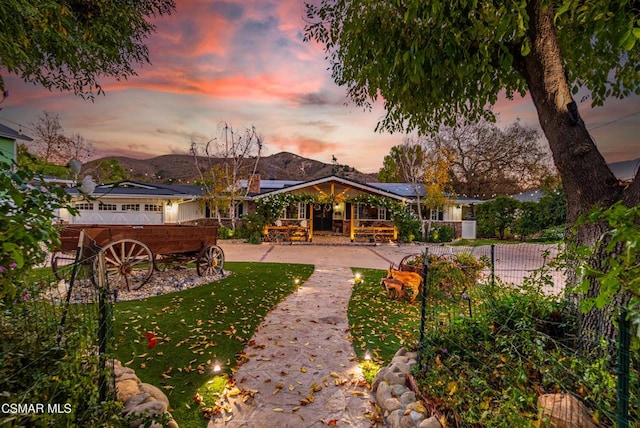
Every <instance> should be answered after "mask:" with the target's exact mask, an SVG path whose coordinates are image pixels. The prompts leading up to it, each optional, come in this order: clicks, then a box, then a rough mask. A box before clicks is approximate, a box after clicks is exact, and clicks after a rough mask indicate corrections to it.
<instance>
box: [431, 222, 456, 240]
mask: <svg viewBox="0 0 640 428" xmlns="http://www.w3.org/2000/svg"><path fill="white" fill-rule="evenodd" d="M454 237H455V232H454V230H453V227H451V226H449V225H446V224H443V225H439V226H432V227H431V230H430V231H429V236H428V237H427V240H428V241H429V242H451V241H453V238H454Z"/></svg>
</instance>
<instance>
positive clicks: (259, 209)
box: [256, 193, 333, 225]
mask: <svg viewBox="0 0 640 428" xmlns="http://www.w3.org/2000/svg"><path fill="white" fill-rule="evenodd" d="M314 200H315V197H314V196H312V195H307V194H302V195H296V194H293V193H277V194H275V195H270V196H266V197H264V198H259V199H256V213H258V214H260V215H261V216H262V218H263V219H264V224H265V225H267V224H273V223H274V222H275V221H276V220H277V219H279V218H280V217H281V216H282V213H283V212H284V209H285V208H286V207H288V206H289V205H293V204H296V203H298V202H302V203H310V202H313V201H314ZM323 202H324V203H331V202H333V201H329V200H326V201H323Z"/></svg>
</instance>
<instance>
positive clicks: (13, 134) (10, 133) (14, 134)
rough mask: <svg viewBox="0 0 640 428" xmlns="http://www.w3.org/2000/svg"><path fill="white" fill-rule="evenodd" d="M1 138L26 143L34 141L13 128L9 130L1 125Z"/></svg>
mask: <svg viewBox="0 0 640 428" xmlns="http://www.w3.org/2000/svg"><path fill="white" fill-rule="evenodd" d="M0 137H5V138H10V139H12V140H24V141H33V139H32V138H30V137H27V136H26V135H23V134H22V133H20V132H18V131H16V130H15V129H13V128H9V127H8V126H5V125H3V124H1V123H0Z"/></svg>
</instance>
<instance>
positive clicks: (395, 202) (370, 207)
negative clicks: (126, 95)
mask: <svg viewBox="0 0 640 428" xmlns="http://www.w3.org/2000/svg"><path fill="white" fill-rule="evenodd" d="M238 187H239V189H240V192H239V194H240V195H242V196H240V197H239V200H238V201H237V203H236V206H235V207H234V213H235V216H236V218H237V219H239V218H241V217H242V215H243V214H248V213H252V212H255V210H256V207H257V205H258V204H260V203H266V202H267V201H276V200H283V201H284V200H287V201H289V203H287V205H286V206H282V210H281V214H280V216H279V218H277V219H276V220H275V221H274V224H272V225H269V226H267V228H266V230H265V238H266V239H267V240H269V239H271V240H295V239H301V240H312V239H313V236H314V234H319V233H320V234H323V233H324V234H327V233H330V234H337V235H343V236H345V237H349V238H351V240H357V239H360V238H364V239H373V240H393V239H395V238H396V237H397V231H396V228H395V226H394V224H393V221H392V213H391V210H392V207H398V206H401V207H406V208H408V209H413V210H414V211H415V210H416V209H417V202H416V200H417V195H416V193H415V191H414V190H413V186H411V185H408V184H406V183H360V182H357V181H354V180H351V179H348V178H344V177H338V176H328V177H323V178H319V179H315V180H310V181H293V180H261V179H260V177H259V176H258V175H253V176H252V177H251V178H250V179H248V180H239V182H238ZM68 191H69V192H70V193H71V194H72V195H73V196H74V198H73V199H74V201H73V206H74V207H75V208H76V209H77V210H78V215H77V216H71V215H70V214H69V212H68V211H66V210H62V211H61V212H60V220H61V221H62V222H64V223H71V224H177V223H180V224H207V223H209V222H212V221H214V219H213V218H212V217H213V215H212V214H211V213H210V212H209V211H208V210H207V208H206V206H205V205H206V204H204V202H203V198H204V197H205V196H206V194H205V192H204V190H203V189H202V188H201V187H199V186H189V185H161V184H151V183H139V182H134V181H123V182H120V183H112V184H104V185H100V186H97V187H96V189H95V191H94V192H93V194H92V195H91V197H90V198H88V199H87V198H85V197H84V196H83V195H81V194H80V193H79V192H78V191H77V189H69V190H68ZM422 192H424V191H423V190H422ZM422 196H424V195H422ZM480 202H482V201H479V200H475V199H469V198H454V199H452V201H451V203H450V204H448V205H447V206H446V207H443V208H442V209H439V210H431V211H430V212H428V213H427V215H428V217H427V220H429V221H430V222H432V223H438V224H448V225H451V226H452V227H453V228H454V230H455V233H456V236H457V237H467V238H474V237H475V220H465V216H466V215H467V214H468V213H470V212H471V207H472V206H473V205H474V204H477V203H480ZM223 221H224V222H225V224H226V223H227V222H229V219H223Z"/></svg>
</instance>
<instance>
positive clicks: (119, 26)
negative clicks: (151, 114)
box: [0, 0, 175, 97]
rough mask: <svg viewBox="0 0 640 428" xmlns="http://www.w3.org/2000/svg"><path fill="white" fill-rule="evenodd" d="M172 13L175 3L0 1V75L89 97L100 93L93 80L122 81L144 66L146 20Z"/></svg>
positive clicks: (0, 84)
mask: <svg viewBox="0 0 640 428" xmlns="http://www.w3.org/2000/svg"><path fill="white" fill-rule="evenodd" d="M174 8H175V4H174V0H146V1H127V2H122V1H116V0H100V1H78V0H72V1H65V0H51V1H42V0H2V1H1V2H0V22H2V34H1V35H0V70H3V74H4V71H6V72H8V73H9V74H14V75H17V76H19V77H20V78H22V79H23V80H24V81H26V82H33V83H37V84H40V85H42V86H44V87H45V88H47V89H58V90H61V91H72V92H74V93H75V94H77V95H82V96H88V97H92V96H94V95H95V94H100V93H102V87H101V86H100V83H99V82H98V78H101V77H105V76H111V77H114V78H116V79H126V78H128V77H130V76H134V75H136V72H135V70H134V68H133V64H143V63H148V62H149V52H148V49H147V47H146V45H145V44H144V42H145V39H146V37H147V36H148V35H149V34H151V33H153V32H154V31H155V26H154V25H153V24H152V23H151V19H152V18H154V17H156V16H160V15H165V14H170V13H171V12H172V11H173V10H174ZM6 89H7V88H6V87H5V84H4V80H3V78H2V75H0V92H4V91H5V90H6Z"/></svg>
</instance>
